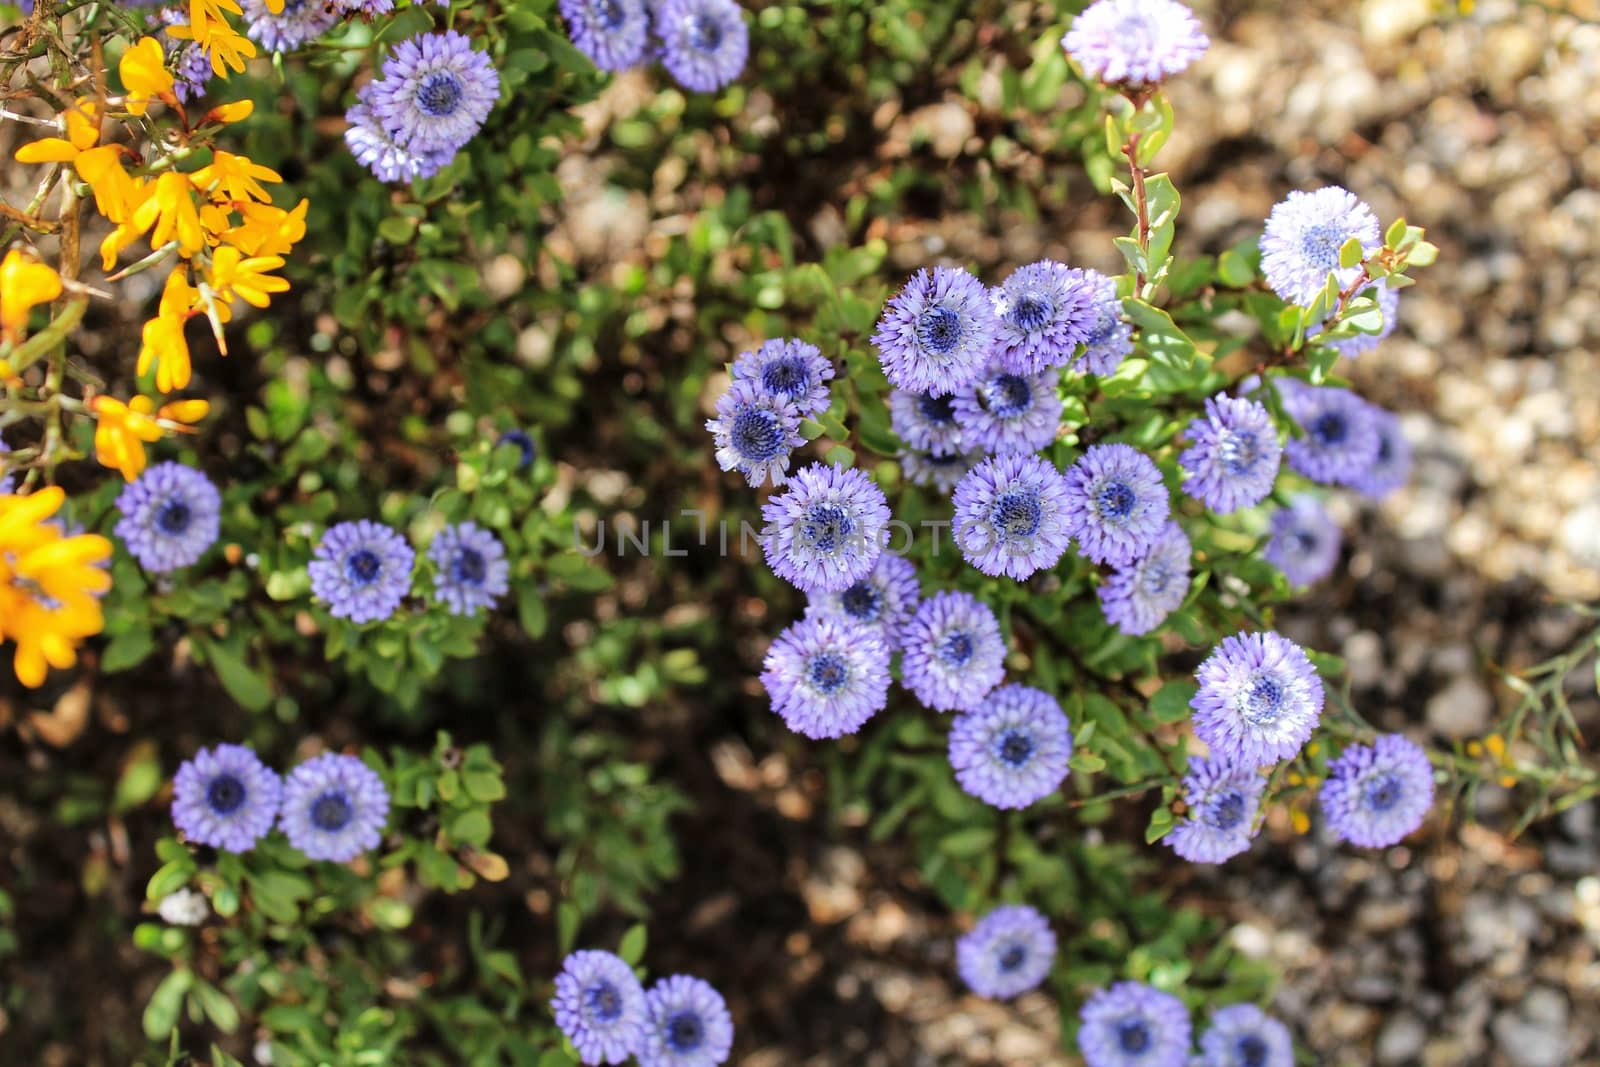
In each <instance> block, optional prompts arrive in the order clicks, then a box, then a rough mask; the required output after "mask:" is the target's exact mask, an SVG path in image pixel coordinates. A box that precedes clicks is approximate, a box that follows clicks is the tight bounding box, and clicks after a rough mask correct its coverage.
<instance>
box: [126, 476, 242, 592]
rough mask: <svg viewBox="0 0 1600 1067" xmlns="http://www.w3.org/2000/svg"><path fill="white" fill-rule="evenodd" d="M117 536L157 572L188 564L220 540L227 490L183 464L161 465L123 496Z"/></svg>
mask: <svg viewBox="0 0 1600 1067" xmlns="http://www.w3.org/2000/svg"><path fill="white" fill-rule="evenodd" d="M117 510H118V511H119V512H121V513H122V518H121V519H119V520H118V521H117V527H116V534H117V536H118V537H120V538H122V542H123V544H125V545H127V546H128V551H129V552H131V553H133V556H134V558H135V559H137V560H138V561H139V565H140V566H142V567H143V568H144V569H145V570H147V571H150V572H151V573H153V574H165V573H166V572H168V571H174V570H177V569H178V568H179V567H187V566H189V565H190V564H191V563H193V562H195V561H196V560H198V559H199V558H200V557H201V556H202V555H204V554H205V551H206V549H208V548H210V547H211V546H212V545H214V544H216V541H217V534H218V532H219V530H220V529H221V525H222V494H221V493H219V492H217V487H216V486H215V485H213V484H211V479H209V478H207V477H206V476H205V475H204V474H201V473H200V472H199V471H197V470H195V469H194V468H193V467H185V466H184V465H183V464H181V463H157V464H156V465H155V466H154V467H151V468H150V469H149V470H147V471H145V472H144V473H143V474H141V475H140V476H139V477H138V479H137V480H135V481H133V482H130V483H129V484H128V485H126V486H124V487H123V490H122V493H121V495H119V496H118V497H117Z"/></svg>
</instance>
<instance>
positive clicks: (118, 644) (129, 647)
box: [100, 625, 155, 674]
mask: <svg viewBox="0 0 1600 1067" xmlns="http://www.w3.org/2000/svg"><path fill="white" fill-rule="evenodd" d="M154 649H155V640H154V638H152V637H151V636H150V631H149V630H147V629H145V628H144V627H143V625H139V628H138V629H136V630H128V631H126V632H124V633H120V634H118V635H117V636H116V637H114V638H112V639H111V643H110V644H109V645H107V646H106V651H105V654H104V655H103V656H101V657H100V669H101V670H102V671H105V672H106V673H107V674H115V673H116V672H117V671H125V670H127V669H128V668H129V667H136V666H138V665H139V664H140V663H143V662H144V658H145V657H146V656H148V655H149V654H150V653H151V652H152V651H153V650H154Z"/></svg>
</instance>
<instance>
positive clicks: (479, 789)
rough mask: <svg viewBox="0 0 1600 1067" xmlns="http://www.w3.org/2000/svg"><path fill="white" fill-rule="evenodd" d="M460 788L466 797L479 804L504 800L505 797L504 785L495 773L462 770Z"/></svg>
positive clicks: (497, 773)
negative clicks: (465, 793) (464, 791)
mask: <svg viewBox="0 0 1600 1067" xmlns="http://www.w3.org/2000/svg"><path fill="white" fill-rule="evenodd" d="M461 787H462V788H463V789H465V790H466V791H467V796H469V797H471V798H472V799H473V800H476V801H477V802H478V803H480V804H490V803H493V802H494V801H496V800H504V799H505V795H506V785H505V783H504V782H503V781H501V780H500V774H499V772H497V771H474V770H463V771H462V772H461Z"/></svg>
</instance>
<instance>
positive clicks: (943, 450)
mask: <svg viewBox="0 0 1600 1067" xmlns="http://www.w3.org/2000/svg"><path fill="white" fill-rule="evenodd" d="M889 424H890V425H891V426H893V427H894V432H895V433H897V434H899V435H900V439H901V440H902V441H904V442H905V443H906V444H907V446H909V447H910V448H912V449H914V450H915V451H918V452H931V453H932V454H934V455H936V456H954V455H958V454H960V453H961V452H964V451H966V450H967V449H966V448H964V447H963V444H962V440H961V424H960V423H959V422H957V421H956V398H955V396H954V395H953V394H950V393H941V394H940V395H939V396H929V395H928V394H927V393H908V392H906V391H905V390H904V389H896V390H895V391H894V392H892V393H890V394H889Z"/></svg>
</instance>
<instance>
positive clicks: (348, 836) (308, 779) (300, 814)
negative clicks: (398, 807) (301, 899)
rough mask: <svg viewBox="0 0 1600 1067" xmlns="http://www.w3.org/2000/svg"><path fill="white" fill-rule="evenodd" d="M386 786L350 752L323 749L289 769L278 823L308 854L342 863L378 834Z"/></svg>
mask: <svg viewBox="0 0 1600 1067" xmlns="http://www.w3.org/2000/svg"><path fill="white" fill-rule="evenodd" d="M388 820H389V790H388V789H387V788H385V787H384V784H383V779H382V778H379V777H378V772H377V771H375V770H373V769H372V768H371V767H368V766H367V765H366V764H365V763H362V762H361V761H360V760H359V759H357V758H356V757H354V756H344V755H340V754H339V753H336V752H324V753H323V754H322V755H320V756H313V757H312V758H311V759H308V760H306V761H305V762H304V763H302V764H300V766H298V767H296V768H295V769H294V770H292V771H290V772H289V777H288V778H286V779H284V783H283V807H282V808H281V809H280V810H279V812H278V828H279V829H281V830H282V831H283V833H284V836H286V837H287V838H288V839H289V844H291V845H293V846H294V847H295V848H297V849H299V850H300V851H301V852H304V853H305V854H306V855H307V856H309V857H311V858H312V859H314V860H331V861H333V862H334V863H348V862H349V861H350V860H353V859H355V858H356V857H357V856H359V855H361V854H362V853H363V852H370V851H372V850H373V849H375V848H377V847H378V843H379V842H380V841H382V840H383V827H384V824H385V823H386V822H388Z"/></svg>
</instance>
